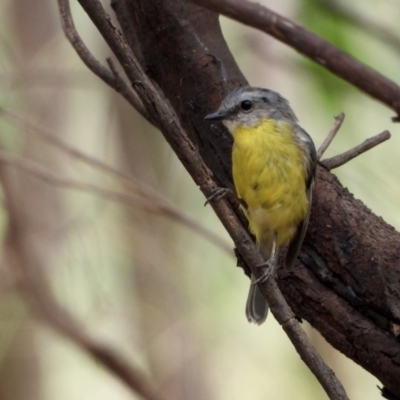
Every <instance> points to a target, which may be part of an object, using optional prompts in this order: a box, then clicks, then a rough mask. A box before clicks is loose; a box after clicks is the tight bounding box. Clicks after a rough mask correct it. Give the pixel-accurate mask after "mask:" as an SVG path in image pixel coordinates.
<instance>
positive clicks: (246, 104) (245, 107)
mask: <svg viewBox="0 0 400 400" xmlns="http://www.w3.org/2000/svg"><path fill="white" fill-rule="evenodd" d="M252 107H253V103H252V102H251V101H250V100H243V101H242V102H241V103H240V108H241V109H242V110H243V111H249V110H251V109H252Z"/></svg>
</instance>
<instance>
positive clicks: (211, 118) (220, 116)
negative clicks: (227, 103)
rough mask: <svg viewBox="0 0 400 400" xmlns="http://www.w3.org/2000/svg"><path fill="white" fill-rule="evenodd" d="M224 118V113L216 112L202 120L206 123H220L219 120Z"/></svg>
mask: <svg viewBox="0 0 400 400" xmlns="http://www.w3.org/2000/svg"><path fill="white" fill-rule="evenodd" d="M225 117H226V115H225V114H224V113H222V112H221V111H217V112H215V113H212V114H208V115H206V116H205V117H204V119H205V120H206V121H220V120H222V119H224V118H225Z"/></svg>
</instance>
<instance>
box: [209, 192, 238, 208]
mask: <svg viewBox="0 0 400 400" xmlns="http://www.w3.org/2000/svg"><path fill="white" fill-rule="evenodd" d="M230 193H232V190H231V189H228V188H222V187H219V188H217V189H215V191H214V193H213V194H212V195H211V196H210V197H208V198H207V200H206V202H205V203H204V207H205V206H206V205H207V204H208V203H210V202H211V201H213V200H221V199H222V198H223V197H225V196H226V195H227V194H230Z"/></svg>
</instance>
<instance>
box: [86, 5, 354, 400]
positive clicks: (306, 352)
mask: <svg viewBox="0 0 400 400" xmlns="http://www.w3.org/2000/svg"><path fill="white" fill-rule="evenodd" d="M79 2H80V4H81V5H82V7H83V8H84V9H85V11H86V12H87V14H88V15H89V17H90V18H91V19H92V21H93V22H94V24H95V25H96V26H97V28H98V29H99V31H100V33H101V34H102V35H103V37H104V39H105V40H106V42H107V43H108V45H109V46H110V48H111V49H112V50H113V52H114V54H115V55H116V57H117V59H118V61H119V62H120V64H121V66H122V67H123V68H124V70H125V73H126V75H127V76H128V78H129V80H130V81H131V83H132V85H133V86H134V87H135V89H136V91H137V93H138V95H139V97H140V98H141V100H142V102H143V104H144V105H145V107H146V109H147V110H148V111H149V113H151V114H153V116H154V117H155V118H156V119H157V120H158V121H159V126H160V128H161V130H162V132H163V134H164V135H165V136H166V138H167V139H168V141H169V143H170V144H171V146H172V147H173V148H174V150H175V151H176V153H177V154H179V157H180V159H181V161H182V162H183V164H184V165H185V167H186V168H187V170H188V171H189V172H190V173H191V175H192V177H193V179H194V180H195V182H196V183H197V184H198V185H199V187H200V189H201V190H202V192H203V193H204V194H205V196H206V197H207V198H208V197H209V196H211V195H212V194H213V193H214V192H215V190H216V188H217V185H216V183H215V182H214V180H213V176H212V173H211V172H210V171H209V169H208V168H207V166H206V165H205V163H204V161H203V160H202V158H201V156H200V153H199V152H198V150H197V148H196V147H195V146H194V145H193V143H192V142H191V141H190V139H189V137H188V135H187V134H186V132H185V131H184V129H183V128H182V126H181V124H180V122H179V119H178V117H177V115H176V114H175V112H174V110H173V109H172V108H171V107H170V106H169V102H168V101H167V100H166V98H165V97H164V95H163V94H162V93H161V92H159V91H157V89H156V88H155V87H154V85H153V84H152V82H151V81H150V80H149V78H148V77H147V75H146V74H145V73H144V71H143V69H142V68H141V65H140V63H139V62H138V60H137V59H136V57H135V55H134V54H133V53H132V51H131V49H130V48H129V46H128V44H127V43H126V42H125V39H124V37H123V35H122V34H121V33H120V32H119V31H118V29H116V28H115V27H114V26H113V25H112V22H111V19H110V17H109V16H108V15H107V13H106V12H105V10H104V9H103V7H102V5H101V3H100V2H99V1H97V0H79ZM212 206H213V208H214V210H215V211H216V213H217V215H218V217H219V218H220V220H221V222H222V223H223V224H224V225H225V227H226V229H227V230H228V232H229V233H230V235H231V236H232V238H233V239H234V241H235V243H236V245H237V247H238V249H239V251H240V253H241V255H242V256H243V258H244V260H245V261H246V263H247V264H248V265H249V266H250V268H251V270H252V273H253V274H254V276H255V277H256V278H258V277H260V275H261V274H262V271H260V268H257V267H256V266H257V265H260V264H261V263H262V262H263V259H262V257H261V255H260V253H259V252H258V250H257V248H256V246H255V245H254V243H253V242H252V241H251V239H250V237H249V235H248V234H247V232H246V231H245V230H244V229H243V227H242V225H241V223H240V221H239V220H238V218H237V216H236V214H235V213H234V212H233V211H232V209H231V207H230V205H229V204H228V203H227V201H226V200H225V199H222V200H220V201H216V202H213V204H212ZM260 287H261V290H262V291H263V294H264V295H265V297H266V299H267V300H268V302H269V304H270V306H271V311H272V313H273V314H274V315H275V317H276V318H277V320H278V321H279V323H280V324H281V325H282V327H283V328H284V330H285V331H286V333H287V335H288V336H289V338H290V340H291V341H292V343H293V344H294V346H295V347H296V349H297V351H298V352H299V354H300V356H301V357H302V359H303V360H304V361H305V363H306V364H307V366H308V367H309V368H310V369H311V371H312V372H313V373H314V374H315V376H316V377H317V379H318V380H319V381H320V383H321V385H322V386H323V387H324V389H325V390H326V392H327V393H328V396H329V397H330V398H331V399H347V395H346V393H345V391H344V389H343V387H342V385H341V383H340V382H339V381H338V380H337V378H336V377H335V375H334V373H333V372H332V371H331V370H330V369H329V368H328V367H327V366H326V364H325V363H324V362H323V360H322V358H321V356H320V355H319V354H318V353H317V352H316V350H315V348H314V347H313V346H312V344H311V343H310V342H309V340H308V338H307V336H306V335H305V333H304V331H303V330H302V328H301V326H300V324H299V323H298V321H297V320H296V319H295V318H294V315H293V313H292V311H291V310H290V308H289V306H288V305H287V303H286V301H285V299H284V298H283V296H282V294H281V292H280V290H279V288H278V286H277V284H276V282H275V280H273V279H270V280H268V281H267V282H265V283H263V284H262V285H260Z"/></svg>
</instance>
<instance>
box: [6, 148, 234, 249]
mask: <svg viewBox="0 0 400 400" xmlns="http://www.w3.org/2000/svg"><path fill="white" fill-rule="evenodd" d="M0 162H4V163H7V164H11V165H14V166H16V167H17V168H19V169H21V170H23V171H25V172H27V173H30V174H32V175H34V176H35V177H37V178H39V179H41V180H43V181H45V182H47V183H49V184H50V185H56V186H60V187H62V188H70V189H76V190H81V191H85V192H90V193H93V194H96V195H99V196H101V197H103V198H106V199H109V200H114V201H118V202H119V203H122V204H125V205H128V206H130V207H137V208H141V209H143V210H146V211H150V212H152V213H157V214H161V215H165V216H167V217H170V218H172V219H173V220H175V221H178V222H180V223H181V224H183V225H184V226H186V227H188V228H190V229H191V230H193V231H194V232H196V233H198V234H199V235H201V236H202V237H204V238H205V239H206V240H208V241H210V242H211V243H213V244H214V245H215V246H217V247H219V248H220V249H222V250H224V251H225V252H227V253H228V254H229V255H232V254H233V252H232V245H231V244H229V243H228V242H226V241H225V240H223V239H222V238H220V237H219V236H218V235H216V234H215V233H214V232H213V231H210V230H209V229H207V228H205V227H203V226H201V225H199V224H198V223H197V222H196V221H194V220H192V219H190V218H188V217H186V216H185V215H184V214H182V213H181V212H180V211H179V210H178V209H175V208H173V207H171V206H170V205H168V204H166V203H164V202H161V201H159V199H156V198H149V197H145V198H144V197H141V196H138V195H135V194H130V193H124V192H118V191H116V190H111V189H106V188H103V187H100V186H97V185H94V184H92V183H86V182H80V181H76V180H73V179H68V178H64V177H62V176H60V175H58V174H56V173H54V172H52V171H49V170H48V169H46V168H44V167H42V166H41V165H39V164H37V163H36V162H34V161H31V160H29V159H27V158H24V157H21V156H18V155H16V154H11V153H9V152H6V151H4V150H0Z"/></svg>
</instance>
